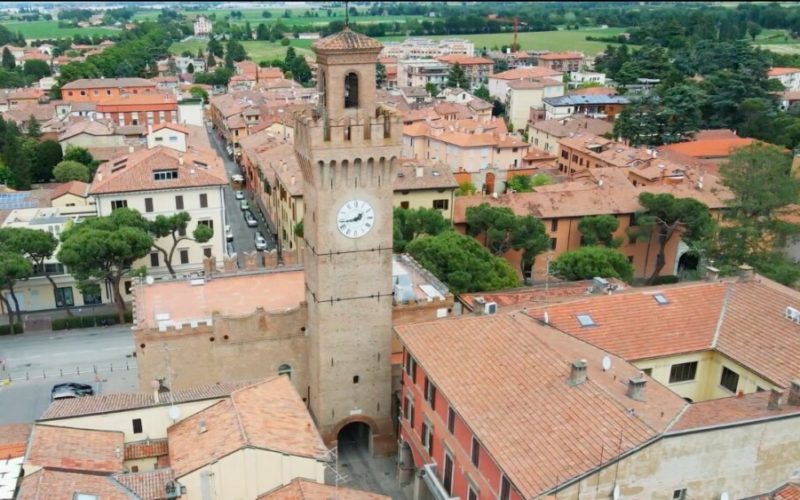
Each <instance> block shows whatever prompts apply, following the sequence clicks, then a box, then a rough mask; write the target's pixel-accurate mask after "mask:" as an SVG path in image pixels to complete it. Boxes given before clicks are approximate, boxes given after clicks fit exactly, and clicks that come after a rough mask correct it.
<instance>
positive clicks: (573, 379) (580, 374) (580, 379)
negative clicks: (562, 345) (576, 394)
mask: <svg viewBox="0 0 800 500" xmlns="http://www.w3.org/2000/svg"><path fill="white" fill-rule="evenodd" d="M584 382H586V360H585V359H581V360H578V361H573V362H572V363H570V364H569V380H567V383H568V384H569V385H571V386H572V387H575V386H576V385H579V384H582V383H584Z"/></svg>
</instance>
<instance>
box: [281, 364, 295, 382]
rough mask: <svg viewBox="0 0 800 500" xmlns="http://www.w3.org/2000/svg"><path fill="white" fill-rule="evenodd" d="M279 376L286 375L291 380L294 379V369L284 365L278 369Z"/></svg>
mask: <svg viewBox="0 0 800 500" xmlns="http://www.w3.org/2000/svg"><path fill="white" fill-rule="evenodd" d="M278 375H286V376H287V377H289V379H291V378H292V367H291V366H289V365H287V364H282V365H281V366H279V367H278Z"/></svg>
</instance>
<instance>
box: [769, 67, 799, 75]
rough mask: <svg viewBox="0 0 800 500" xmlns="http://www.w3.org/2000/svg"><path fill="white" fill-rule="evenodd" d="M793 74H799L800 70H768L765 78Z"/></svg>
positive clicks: (777, 68)
mask: <svg viewBox="0 0 800 500" xmlns="http://www.w3.org/2000/svg"><path fill="white" fill-rule="evenodd" d="M793 73H800V68H780V67H776V68H770V69H769V71H768V72H767V76H781V75H791V74H793Z"/></svg>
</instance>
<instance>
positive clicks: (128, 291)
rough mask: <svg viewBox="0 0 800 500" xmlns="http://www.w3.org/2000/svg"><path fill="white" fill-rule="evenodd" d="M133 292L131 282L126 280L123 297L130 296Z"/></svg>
mask: <svg viewBox="0 0 800 500" xmlns="http://www.w3.org/2000/svg"><path fill="white" fill-rule="evenodd" d="M132 291H133V282H132V281H130V280H128V281H126V282H125V295H130V294H131V292H132Z"/></svg>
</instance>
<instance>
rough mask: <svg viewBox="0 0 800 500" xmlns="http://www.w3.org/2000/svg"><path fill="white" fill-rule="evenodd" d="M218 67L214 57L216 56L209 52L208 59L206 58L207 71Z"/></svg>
mask: <svg viewBox="0 0 800 500" xmlns="http://www.w3.org/2000/svg"><path fill="white" fill-rule="evenodd" d="M216 65H217V59H216V58H215V57H214V54H212V53H211V52H209V53H208V58H206V70H211V68H213V67H214V66H216Z"/></svg>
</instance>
